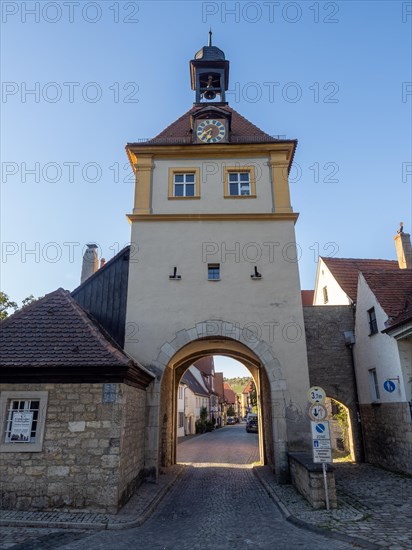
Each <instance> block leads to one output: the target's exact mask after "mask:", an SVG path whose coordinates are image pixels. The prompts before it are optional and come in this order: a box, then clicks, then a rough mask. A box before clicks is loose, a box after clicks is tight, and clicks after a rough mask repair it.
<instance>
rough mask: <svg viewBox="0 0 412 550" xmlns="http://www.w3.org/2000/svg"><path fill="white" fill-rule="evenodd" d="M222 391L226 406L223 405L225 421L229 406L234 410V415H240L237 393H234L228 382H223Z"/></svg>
mask: <svg viewBox="0 0 412 550" xmlns="http://www.w3.org/2000/svg"><path fill="white" fill-rule="evenodd" d="M223 391H224V396H225V405H226V407H225V421H226V418H227V416H228V409H229V408H230V407H233V409H234V411H235V416H237V417H239V416H240V403H239V399H238V397H237V395H236V394H235V392H234V391H233V390H232V388H231V387H230V384H229V382H225V383H224V389H223Z"/></svg>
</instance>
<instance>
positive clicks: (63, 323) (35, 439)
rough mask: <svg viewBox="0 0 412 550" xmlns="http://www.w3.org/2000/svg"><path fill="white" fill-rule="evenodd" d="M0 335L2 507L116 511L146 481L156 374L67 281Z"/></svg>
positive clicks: (25, 310)
mask: <svg viewBox="0 0 412 550" xmlns="http://www.w3.org/2000/svg"><path fill="white" fill-rule="evenodd" d="M0 334H1V338H0V389H1V398H0V406H1V413H2V417H3V418H5V419H6V421H5V423H2V425H1V435H0V437H1V440H0V441H1V442H0V451H1V453H2V459H1V461H0V476H1V479H2V494H3V506H4V507H6V508H15V507H17V508H19V509H30V508H41V509H52V508H59V507H63V506H64V507H71V508H84V507H87V508H89V509H94V510H100V511H111V512H114V511H116V510H117V509H118V508H119V507H120V506H121V505H122V504H123V503H124V502H126V501H127V500H128V498H129V497H130V495H131V494H132V492H133V490H134V489H135V487H136V486H137V485H138V484H139V483H140V482H141V480H142V479H143V474H144V440H145V408H146V391H145V390H146V388H147V387H148V385H149V384H150V383H151V382H152V381H153V379H154V375H153V374H152V373H150V372H149V371H148V370H146V369H145V368H144V367H142V366H141V365H139V364H138V363H137V362H136V361H134V360H133V359H132V358H131V357H130V356H128V355H127V354H126V353H125V352H124V351H123V350H122V349H121V348H120V347H119V345H118V344H117V343H116V342H115V341H114V340H113V339H112V338H111V336H110V335H109V334H108V333H107V332H106V331H105V330H104V329H103V328H102V327H101V326H100V325H99V324H98V323H97V321H96V320H95V319H94V318H93V317H92V316H91V315H90V314H89V313H87V312H86V311H85V310H84V309H83V308H82V307H80V306H79V304H78V303H77V302H76V301H75V300H74V299H73V297H72V296H71V294H70V292H68V291H65V290H63V289H61V288H60V289H58V290H56V291H54V292H52V293H50V294H48V295H46V296H45V297H44V298H41V299H39V300H37V301H35V302H33V303H32V304H31V305H29V306H27V307H25V308H23V309H21V310H20V311H18V312H17V313H15V314H14V315H11V316H10V317H8V318H7V319H6V320H4V321H2V322H1V324H0ZM28 458H30V461H28ZM10 468H12V469H16V468H19V469H20V470H21V473H20V474H19V475H20V476H21V479H22V481H21V482H20V483H18V484H16V483H14V481H13V477H12V476H9V475H8V471H9V470H10Z"/></svg>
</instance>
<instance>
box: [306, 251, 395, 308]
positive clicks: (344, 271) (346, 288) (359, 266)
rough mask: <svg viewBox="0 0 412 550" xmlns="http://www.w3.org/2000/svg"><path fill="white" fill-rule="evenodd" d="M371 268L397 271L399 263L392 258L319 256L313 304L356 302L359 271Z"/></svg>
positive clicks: (347, 303) (332, 304) (348, 303)
mask: <svg viewBox="0 0 412 550" xmlns="http://www.w3.org/2000/svg"><path fill="white" fill-rule="evenodd" d="M371 270H380V271H393V270H394V271H399V265H398V262H397V261H394V260H373V259H364V258H327V257H322V256H321V257H319V262H318V270H317V275H316V284H315V290H314V298H313V304H314V305H330V306H334V305H350V304H353V303H355V304H356V299H357V289H358V276H359V272H362V271H371ZM305 305H310V304H305Z"/></svg>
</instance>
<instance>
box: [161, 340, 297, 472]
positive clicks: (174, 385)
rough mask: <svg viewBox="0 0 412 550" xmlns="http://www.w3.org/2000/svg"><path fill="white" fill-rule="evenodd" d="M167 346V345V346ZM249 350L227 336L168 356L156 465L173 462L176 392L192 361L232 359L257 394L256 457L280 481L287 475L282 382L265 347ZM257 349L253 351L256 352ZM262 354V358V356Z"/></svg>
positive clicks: (190, 345)
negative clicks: (245, 371)
mask: <svg viewBox="0 0 412 550" xmlns="http://www.w3.org/2000/svg"><path fill="white" fill-rule="evenodd" d="M169 345H170V344H169ZM256 348H258V346H256V343H255V347H254V350H252V349H250V348H249V347H248V346H247V345H246V343H244V342H240V341H238V340H235V339H234V338H228V337H223V336H222V337H208V338H207V337H206V338H196V339H194V340H192V341H190V342H188V343H186V344H184V345H182V346H180V347H179V349H178V350H177V351H175V353H174V354H173V355H172V354H171V355H170V357H169V359H168V361H167V364H166V367H165V369H164V370H163V373H162V376H161V379H160V380H159V396H158V397H159V399H158V404H159V407H158V408H159V425H158V434H159V440H158V445H159V446H158V464H159V465H160V466H163V467H165V466H169V465H171V464H174V463H175V462H176V448H177V428H176V415H177V397H176V396H177V390H178V385H179V381H180V379H181V378H182V376H183V374H184V372H185V371H186V370H187V368H188V367H190V366H191V365H192V364H193V363H194V362H196V361H197V360H199V359H201V358H202V357H205V356H208V355H225V356H228V357H232V358H233V359H236V360H237V361H239V362H241V363H242V364H243V365H245V366H246V367H247V369H248V370H249V372H250V373H251V375H252V377H253V379H254V381H255V384H256V390H257V394H258V403H259V406H258V415H259V422H260V426H261V429H260V435H259V454H260V462H261V463H262V464H268V465H270V466H271V467H272V468H273V470H274V472H275V473H276V474H277V476H278V478H279V480H284V479H285V478H286V476H287V470H288V466H287V456H286V418H285V399H284V392H283V390H284V389H285V382H284V380H281V377H280V369H279V368H278V362H277V360H276V358H273V359H272V357H271V355H270V354H269V351H268V346H266V344H263V346H261V348H260V350H257V349H256ZM255 350H256V351H255ZM261 354H265V358H263V357H262V356H261Z"/></svg>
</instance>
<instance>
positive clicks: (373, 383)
mask: <svg viewBox="0 0 412 550" xmlns="http://www.w3.org/2000/svg"><path fill="white" fill-rule="evenodd" d="M368 375H369V389H370V393H371V399H372V401H378V400H379V399H380V398H381V395H380V392H379V381H378V374H377V372H376V369H369V370H368Z"/></svg>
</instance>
